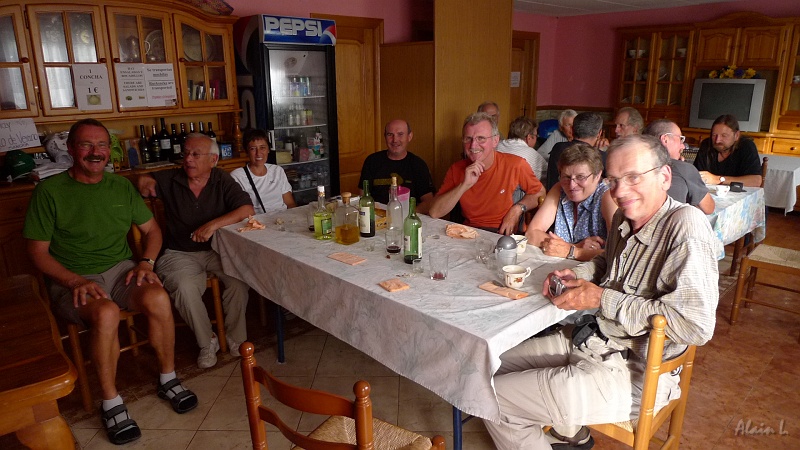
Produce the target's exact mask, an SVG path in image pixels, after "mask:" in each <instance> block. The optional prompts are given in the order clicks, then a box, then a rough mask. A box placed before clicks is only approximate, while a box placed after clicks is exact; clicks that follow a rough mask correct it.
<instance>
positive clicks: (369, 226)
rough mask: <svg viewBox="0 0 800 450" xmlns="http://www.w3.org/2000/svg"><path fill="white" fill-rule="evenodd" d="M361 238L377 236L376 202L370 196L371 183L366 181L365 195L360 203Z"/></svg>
mask: <svg viewBox="0 0 800 450" xmlns="http://www.w3.org/2000/svg"><path fill="white" fill-rule="evenodd" d="M358 206H359V209H360V211H359V213H358V220H359V227H360V233H361V237H372V236H375V201H374V200H373V199H372V196H371V195H369V181H368V180H364V194H363V195H362V196H361V199H359V201H358Z"/></svg>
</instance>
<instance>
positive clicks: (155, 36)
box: [144, 30, 167, 62]
mask: <svg viewBox="0 0 800 450" xmlns="http://www.w3.org/2000/svg"><path fill="white" fill-rule="evenodd" d="M144 42H145V45H144V49H145V51H146V52H147V60H148V61H150V62H157V61H166V60H167V55H166V52H165V51H164V33H163V32H162V31H161V30H155V31H151V32H150V33H149V34H148V35H147V37H145V38H144Z"/></svg>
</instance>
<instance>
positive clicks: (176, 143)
mask: <svg viewBox="0 0 800 450" xmlns="http://www.w3.org/2000/svg"><path fill="white" fill-rule="evenodd" d="M170 127H171V128H172V134H171V135H170V136H169V144H170V146H172V153H171V154H170V157H169V160H170V161H177V160H179V159H181V153H182V152H183V150H182V147H183V144H182V142H181V137H180V135H178V132H177V131H176V128H175V124H174V123H172V124H170Z"/></svg>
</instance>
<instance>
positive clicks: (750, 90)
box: [689, 78, 766, 131]
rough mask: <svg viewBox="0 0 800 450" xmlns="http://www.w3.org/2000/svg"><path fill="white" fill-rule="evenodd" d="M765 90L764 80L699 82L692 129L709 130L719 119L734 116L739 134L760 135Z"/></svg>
mask: <svg viewBox="0 0 800 450" xmlns="http://www.w3.org/2000/svg"><path fill="white" fill-rule="evenodd" d="M765 87H766V80H764V79H754V78H750V79H738V78H737V79H730V78H724V79H720V78H698V79H696V80H695V81H694V90H693V91H692V101H691V108H690V110H689V126H690V127H693V128H706V129H710V128H711V125H712V124H713V123H714V120H716V119H717V117H719V116H722V115H725V114H733V115H734V116H736V119H737V120H738V121H739V129H740V130H742V131H760V129H761V116H762V110H763V108H764V92H765Z"/></svg>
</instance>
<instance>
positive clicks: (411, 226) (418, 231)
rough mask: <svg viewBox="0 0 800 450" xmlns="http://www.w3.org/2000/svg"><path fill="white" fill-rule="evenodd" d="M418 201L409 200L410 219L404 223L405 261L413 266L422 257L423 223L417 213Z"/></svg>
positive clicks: (412, 198) (407, 218)
mask: <svg viewBox="0 0 800 450" xmlns="http://www.w3.org/2000/svg"><path fill="white" fill-rule="evenodd" d="M416 206H417V199H415V198H414V197H411V198H410V199H409V200H408V217H406V220H405V222H403V261H405V263H406V264H411V263H412V262H414V260H415V259H417V258H421V257H422V221H421V220H419V216H417V211H416Z"/></svg>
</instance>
